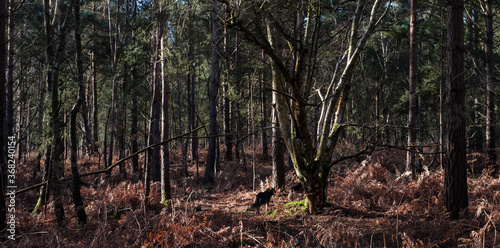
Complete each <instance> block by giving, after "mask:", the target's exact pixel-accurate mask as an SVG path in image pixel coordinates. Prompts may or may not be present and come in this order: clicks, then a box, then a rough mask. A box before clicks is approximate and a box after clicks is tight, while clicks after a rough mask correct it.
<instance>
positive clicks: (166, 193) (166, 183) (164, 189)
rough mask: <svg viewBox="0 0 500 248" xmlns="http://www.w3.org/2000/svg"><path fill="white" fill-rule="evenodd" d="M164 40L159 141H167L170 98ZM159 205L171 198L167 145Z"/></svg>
mask: <svg viewBox="0 0 500 248" xmlns="http://www.w3.org/2000/svg"><path fill="white" fill-rule="evenodd" d="M164 39H165V38H163V37H162V38H161V41H160V42H161V65H162V66H161V82H162V89H161V90H162V92H161V95H162V104H161V105H162V106H161V110H162V115H161V126H162V128H161V140H162V141H165V140H168V130H169V119H168V118H169V114H168V101H169V98H170V86H169V81H168V78H167V75H165V47H164ZM161 160H162V161H161V203H163V204H165V203H166V202H167V200H170V199H171V198H172V197H171V195H170V168H169V152H168V143H165V144H163V145H162V147H161Z"/></svg>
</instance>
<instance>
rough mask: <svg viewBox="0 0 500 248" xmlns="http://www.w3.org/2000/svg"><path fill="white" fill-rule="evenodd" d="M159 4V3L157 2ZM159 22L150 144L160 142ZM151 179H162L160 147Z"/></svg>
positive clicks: (152, 164) (156, 36)
mask: <svg viewBox="0 0 500 248" xmlns="http://www.w3.org/2000/svg"><path fill="white" fill-rule="evenodd" d="M155 5H156V6H158V3H155ZM160 26H161V24H160V23H159V22H158V23H157V24H156V27H155V30H156V31H155V34H154V37H153V42H152V45H153V58H152V59H153V80H152V82H153V100H152V103H151V123H150V130H149V131H150V136H149V142H148V143H149V145H152V144H155V143H158V142H160V139H161V134H160V121H161V120H160V115H161V96H160V82H159V81H160V76H161V70H160V67H161V63H160V62H159V58H160V56H159V55H160V50H161V47H160V43H161V39H162V36H163V34H162V27H160ZM151 159H152V160H151V180H152V181H153V182H159V181H160V180H161V155H160V148H159V147H155V148H154V149H153V151H152V157H151Z"/></svg>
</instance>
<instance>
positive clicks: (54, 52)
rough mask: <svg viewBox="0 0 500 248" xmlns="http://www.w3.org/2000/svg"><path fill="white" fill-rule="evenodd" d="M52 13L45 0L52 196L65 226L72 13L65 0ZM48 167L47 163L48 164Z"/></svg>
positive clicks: (61, 0) (55, 207)
mask: <svg viewBox="0 0 500 248" xmlns="http://www.w3.org/2000/svg"><path fill="white" fill-rule="evenodd" d="M53 13H54V14H53V15H54V16H52V15H51V10H50V4H49V1H48V0H44V24H45V45H46V64H47V65H48V66H49V69H48V71H47V84H48V88H49V92H50V94H51V118H50V127H51V132H52V133H51V135H52V148H51V149H50V150H51V156H50V160H51V161H50V165H49V166H50V168H49V170H48V171H50V179H49V180H50V182H49V183H50V184H51V189H52V195H53V197H54V214H55V216H56V220H57V223H58V225H59V228H61V227H62V226H63V225H64V222H63V221H64V205H63V202H62V195H61V193H60V187H61V185H60V183H59V178H61V177H62V176H63V173H64V161H63V157H62V156H63V153H64V144H63V140H62V139H63V137H62V132H63V126H62V124H61V123H60V113H59V112H60V102H59V85H58V83H59V70H60V66H61V64H62V61H63V54H64V44H65V41H64V40H65V35H66V28H67V23H66V20H67V18H68V15H67V13H66V6H65V3H64V1H63V0H59V2H58V3H57V9H55V10H54V11H53ZM54 17H57V20H58V23H57V28H58V33H59V37H58V40H57V43H55V42H54V38H55V35H54V34H55V32H54V26H53V25H52V23H51V20H52V19H54ZM46 166H47V165H46Z"/></svg>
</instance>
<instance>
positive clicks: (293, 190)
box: [288, 183, 304, 201]
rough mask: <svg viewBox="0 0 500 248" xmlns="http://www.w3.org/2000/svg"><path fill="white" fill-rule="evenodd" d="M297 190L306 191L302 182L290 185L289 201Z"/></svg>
mask: <svg viewBox="0 0 500 248" xmlns="http://www.w3.org/2000/svg"><path fill="white" fill-rule="evenodd" d="M296 192H304V186H302V183H297V184H295V185H293V186H292V187H290V192H288V201H291V200H292V198H293V194H294V193H296Z"/></svg>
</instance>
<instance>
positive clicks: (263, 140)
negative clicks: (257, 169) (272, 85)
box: [259, 52, 269, 161]
mask: <svg viewBox="0 0 500 248" xmlns="http://www.w3.org/2000/svg"><path fill="white" fill-rule="evenodd" d="M261 60H262V64H264V52H262V54H261ZM264 75H265V74H264V71H263V69H262V70H261V71H260V80H259V86H260V129H261V137H260V139H261V140H260V142H261V145H262V159H263V160H264V161H267V159H268V158H269V150H268V147H267V133H266V129H265V127H266V91H265V90H264Z"/></svg>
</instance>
